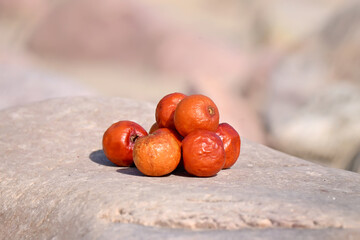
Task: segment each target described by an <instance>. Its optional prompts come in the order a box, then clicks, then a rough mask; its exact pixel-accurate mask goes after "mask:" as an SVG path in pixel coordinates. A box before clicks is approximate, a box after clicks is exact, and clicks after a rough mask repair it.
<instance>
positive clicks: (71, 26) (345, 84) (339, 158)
mask: <svg viewBox="0 0 360 240" xmlns="http://www.w3.org/2000/svg"><path fill="white" fill-rule="evenodd" d="M175 91H177V92H183V93H185V94H193V93H201V94H205V95H208V96H209V97H211V98H212V99H213V100H214V101H215V102H216V104H217V105H218V108H219V110H220V115H221V119H220V120H221V121H222V122H229V123H230V124H231V125H233V126H234V127H235V128H236V129H237V130H238V131H239V133H240V135H241V136H242V137H244V138H247V139H249V140H251V141H255V142H259V143H262V144H265V145H268V146H270V147H272V148H275V149H278V150H280V151H283V152H286V153H289V154H291V155H295V156H299V157H301V158H305V159H308V160H311V161H314V162H317V163H320V164H324V165H328V166H332V167H337V168H342V169H347V170H352V171H355V172H360V2H359V1H357V0H353V1H350V0H318V1H313V0H311V1H310V0H290V1H289V0H267V1H259V0H252V1H249V0H227V1H221V0H192V1H171V0H170V1H169V0H122V1H118V0H102V1H96V0H0V109H4V108H7V107H12V106H16V105H22V104H27V103H30V102H33V101H38V100H44V99H48V98H54V97H66V96H79V95H81V96H84V95H104V96H120V97H126V98H133V99H139V100H147V101H152V102H154V103H157V101H159V100H160V98H161V97H162V96H164V95H166V94H168V93H171V92H175ZM154 119H155V118H154ZM154 121H155V120H154Z"/></svg>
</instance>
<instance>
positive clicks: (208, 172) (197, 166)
mask: <svg viewBox="0 0 360 240" xmlns="http://www.w3.org/2000/svg"><path fill="white" fill-rule="evenodd" d="M182 157H183V163H184V168H185V170H186V171H187V172H188V173H190V174H192V175H195V176H198V177H211V176H214V175H216V174H217V173H218V172H219V171H220V170H221V169H222V168H223V166H224V163H225V150H224V145H223V142H222V141H221V139H220V137H219V136H218V135H217V134H216V133H215V132H211V131H208V130H202V129H198V130H195V131H192V132H191V133H189V134H188V135H187V136H186V137H185V138H184V140H183V141H182Z"/></svg>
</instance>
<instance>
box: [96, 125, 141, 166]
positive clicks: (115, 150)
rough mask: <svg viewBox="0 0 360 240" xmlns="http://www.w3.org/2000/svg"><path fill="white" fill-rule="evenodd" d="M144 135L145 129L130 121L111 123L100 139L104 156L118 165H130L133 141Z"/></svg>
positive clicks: (131, 162)
mask: <svg viewBox="0 0 360 240" xmlns="http://www.w3.org/2000/svg"><path fill="white" fill-rule="evenodd" d="M146 135H147V132H146V131H145V129H144V128H143V127H141V126H140V125H139V124H137V123H135V122H132V121H119V122H116V123H114V124H112V125H111V126H110V127H109V128H108V129H107V130H106V131H105V133H104V135H103V139H102V145H103V151H104V153H105V156H106V157H107V158H108V159H109V160H110V161H111V162H113V163H114V164H116V165H118V166H121V167H127V166H131V165H132V164H133V149H134V144H135V141H136V140H137V139H138V138H140V137H143V136H146Z"/></svg>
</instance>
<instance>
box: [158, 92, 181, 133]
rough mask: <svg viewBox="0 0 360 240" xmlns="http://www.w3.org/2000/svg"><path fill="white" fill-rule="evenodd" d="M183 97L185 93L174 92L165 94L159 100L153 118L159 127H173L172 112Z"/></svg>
mask: <svg viewBox="0 0 360 240" xmlns="http://www.w3.org/2000/svg"><path fill="white" fill-rule="evenodd" d="M185 97H186V95H184V94H182V93H177V92H176V93H171V94H168V95H166V96H165V97H163V98H162V99H161V100H160V101H159V103H158V105H157V106H156V110H155V119H156V123H157V124H158V126H159V127H160V128H171V129H175V125H174V112H175V109H176V106H177V105H178V103H179V102H180V101H181V100H183V99H184V98H185Z"/></svg>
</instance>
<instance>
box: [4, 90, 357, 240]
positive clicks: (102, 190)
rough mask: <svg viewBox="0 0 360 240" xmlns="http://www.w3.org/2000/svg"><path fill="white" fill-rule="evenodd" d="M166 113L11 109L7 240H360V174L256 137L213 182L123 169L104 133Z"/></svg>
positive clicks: (99, 107)
mask: <svg viewBox="0 0 360 240" xmlns="http://www.w3.org/2000/svg"><path fill="white" fill-rule="evenodd" d="M154 109H155V105H153V104H151V103H147V102H136V101H133V100H129V99H120V98H90V97H88V98H86V97H82V98H66V99H54V100H48V101H44V102H39V103H35V104H31V105H28V106H23V107H16V108H11V109H7V110H3V111H1V112H0V161H1V164H0V196H1V198H0V236H1V238H3V239H10V238H11V239H34V238H38V239H44V238H46V239H49V238H56V239H79V238H85V239H94V238H96V239H114V238H115V239H116V238H119V239H120V238H121V239H137V238H147V239H155V238H156V239H159V238H160V239H163V238H165V237H166V238H175V239H176V238H179V239H198V238H209V237H211V238H214V239H224V238H225V239H226V238H242V239H281V238H285V239H288V238H293V239H324V238H326V239H355V238H360V205H359V203H360V175H359V174H356V173H352V172H347V171H343V170H338V169H332V168H325V167H322V166H319V165H316V164H313V163H310V162H307V161H304V160H301V159H298V158H294V157H291V156H288V155H286V154H283V153H280V152H277V151H275V150H272V149H269V148H267V147H264V146H261V145H258V144H254V143H251V142H248V141H246V140H245V139H243V145H242V149H241V155H240V158H239V160H238V162H237V163H236V164H235V166H234V167H233V168H231V169H228V170H224V171H221V172H220V173H219V174H218V175H217V176H215V177H212V178H195V177H190V176H188V175H187V174H186V173H184V172H175V173H174V174H172V175H169V176H165V177H145V176H143V175H142V174H141V173H140V172H139V171H138V170H137V169H136V168H120V167H116V166H114V165H113V164H111V163H110V162H109V161H108V160H107V159H106V158H105V156H104V154H103V152H102V150H101V138H102V134H103V132H104V131H105V130H106V129H107V127H108V126H110V124H112V123H113V122H115V121H118V120H121V119H129V120H133V121H136V122H138V123H139V124H141V125H142V126H144V127H145V128H146V129H149V128H150V126H151V125H152V123H153V122H154Z"/></svg>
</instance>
